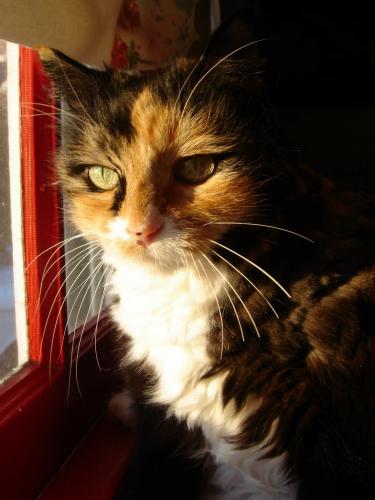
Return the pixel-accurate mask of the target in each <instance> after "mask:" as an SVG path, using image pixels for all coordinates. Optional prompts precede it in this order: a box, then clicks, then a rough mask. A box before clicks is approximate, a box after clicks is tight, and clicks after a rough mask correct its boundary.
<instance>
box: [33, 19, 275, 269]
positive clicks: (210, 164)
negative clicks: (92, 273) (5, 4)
mask: <svg viewBox="0 0 375 500" xmlns="http://www.w3.org/2000/svg"><path fill="white" fill-rule="evenodd" d="M244 45H245V46H244ZM255 45H256V44H254V45H253V43H252V42H251V33H250V30H249V28H248V25H247V22H246V21H245V20H244V21H241V20H239V19H236V20H234V21H233V20H232V21H231V22H230V23H227V24H226V25H224V26H222V27H221V28H220V29H219V30H218V31H217V32H215V33H214V35H213V36H212V38H211V40H210V43H209V45H208V48H207V50H206V52H205V54H204V55H203V57H202V58H201V59H200V60H199V61H190V60H186V59H180V60H177V61H176V63H175V64H172V65H171V66H169V67H167V68H164V69H162V70H160V71H155V72H148V73H141V72H132V71H126V70H123V71H110V70H109V71H107V72H100V71H95V70H91V69H88V68H86V67H83V66H81V65H79V64H78V63H75V62H74V61H71V60H70V59H68V58H67V57H65V56H63V55H62V54H59V53H57V52H52V51H49V52H46V53H44V54H43V55H42V58H43V59H44V64H45V66H46V68H47V71H48V72H49V74H50V75H51V76H52V78H53V80H54V81H55V82H56V87H57V89H58V90H59V92H60V93H61V94H62V95H63V97H64V99H65V102H66V104H67V109H66V112H65V113H64V114H63V116H64V120H65V122H66V124H65V126H64V134H65V137H64V145H63V150H62V152H61V155H60V160H59V179H60V183H61V186H62V188H63V190H64V192H65V193H66V194H67V197H68V200H69V207H70V213H71V217H72V220H73V222H74V223H75V225H76V226H77V227H78V229H79V230H80V231H81V232H82V233H84V234H86V235H87V238H89V239H93V240H96V241H99V242H100V244H101V245H102V247H103V248H104V249H105V250H106V252H107V253H109V254H115V255H116V258H117V259H138V260H141V261H145V262H155V263H157V265H159V266H161V267H166V268H168V267H172V268H175V267H176V266H180V265H185V262H186V259H187V258H189V256H190V254H193V255H196V254H198V255H199V252H207V250H208V248H209V247H210V246H211V243H210V240H217V239H218V238H220V237H221V235H222V234H223V233H224V232H225V231H227V230H228V229H229V228H230V227H231V225H230V224H214V223H217V222H232V223H233V222H234V223H236V222H245V221H250V220H251V217H252V215H253V213H254V211H255V210H256V208H257V196H258V194H257V185H256V180H255V175H254V170H255V169H256V168H257V167H259V165H260V164H261V163H262V162H263V161H267V160H266V156H267V154H268V153H267V151H269V148H268V145H267V141H268V139H267V124H266V120H265V117H264V109H263V100H262V91H261V82H260V76H259V73H260V63H259V59H258V58H257V56H256V54H255V53H254V50H253V47H254V46H255Z"/></svg>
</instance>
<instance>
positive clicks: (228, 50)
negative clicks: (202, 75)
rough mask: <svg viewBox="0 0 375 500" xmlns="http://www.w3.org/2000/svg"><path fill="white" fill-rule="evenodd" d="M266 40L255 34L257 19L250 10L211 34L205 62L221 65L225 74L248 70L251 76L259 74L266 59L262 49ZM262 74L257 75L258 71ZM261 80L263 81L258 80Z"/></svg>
mask: <svg viewBox="0 0 375 500" xmlns="http://www.w3.org/2000/svg"><path fill="white" fill-rule="evenodd" d="M264 41H265V39H259V38H257V37H256V36H255V32H254V17H253V15H252V14H251V12H250V11H249V10H246V9H245V10H241V11H239V12H238V13H237V14H235V15H234V16H233V17H231V18H229V19H228V20H227V21H225V22H224V23H223V24H221V25H220V26H219V27H218V28H217V29H216V31H214V33H213V34H212V36H211V38H210V40H209V42H208V45H207V48H206V50H205V52H204V55H203V57H204V60H205V61H207V62H208V63H209V64H210V65H212V64H215V61H216V62H218V63H219V61H222V62H220V63H219V64H218V68H219V67H220V66H222V68H223V71H228V68H229V70H231V69H232V70H234V71H235V70H236V69H237V70H238V71H242V72H244V71H245V69H249V67H250V68H251V70H252V74H253V75H254V74H260V72H261V69H262V68H263V66H264V59H263V58H262V56H261V55H260V51H259V45H260V44H261V43H262V42H264ZM257 69H258V70H259V72H256V70H257ZM257 79H259V80H260V77H257Z"/></svg>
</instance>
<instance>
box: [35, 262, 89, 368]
mask: <svg viewBox="0 0 375 500" xmlns="http://www.w3.org/2000/svg"><path fill="white" fill-rule="evenodd" d="M87 255H88V254H87ZM87 255H86V254H85V255H83V256H82V257H80V258H79V260H78V262H76V265H75V266H74V267H73V269H72V270H71V271H70V272H69V274H67V275H66V277H65V279H64V281H63V282H62V283H61V284H60V286H59V288H58V290H57V292H56V294H55V300H54V301H53V303H52V305H51V307H50V310H49V313H48V316H47V318H46V320H45V323H44V328H43V332H42V337H41V341H40V352H39V357H40V359H41V358H42V350H43V344H44V338H45V335H46V331H47V325H48V322H49V319H50V317H51V313H52V308H53V305H54V303H55V301H56V297H58V296H59V294H60V292H61V290H63V288H64V286H65V283H66V282H67V280H68V279H69V276H70V275H71V274H72V273H73V272H74V270H75V269H76V268H77V267H78V266H79V265H80V264H81V262H83V261H84V260H85V259H86V256H87ZM62 272H63V270H61V271H60V273H59V274H61V273H62ZM69 291H70V288H69ZM65 301H66V297H65V299H64V300H63V302H62V304H61V305H60V308H59V311H58V314H57V317H56V321H55V326H54V329H53V334H52V340H51V350H50V360H51V356H52V346H53V341H54V337H55V331H56V328H57V323H58V320H59V316H60V314H61V311H62V308H63V305H64V303H65ZM50 364H51V362H50Z"/></svg>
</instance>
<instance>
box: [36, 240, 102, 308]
mask: <svg viewBox="0 0 375 500" xmlns="http://www.w3.org/2000/svg"><path fill="white" fill-rule="evenodd" d="M89 245H95V246H98V245H97V244H96V243H93V242H91V241H89V242H87V243H84V244H83V245H79V246H78V247H75V248H73V249H72V250H69V251H68V252H66V253H65V254H62V255H60V256H59V257H58V258H57V259H55V260H54V261H53V262H52V263H51V264H50V265H49V266H48V268H47V265H48V262H49V260H50V259H48V262H47V264H46V267H45V268H44V271H43V274H42V279H41V281H40V291H39V297H38V304H39V307H40V306H41V305H42V304H43V302H44V300H45V299H46V297H47V295H48V292H49V290H50V289H51V287H52V285H53V284H54V282H55V281H56V280H57V279H58V277H59V276H60V275H61V273H62V272H63V271H64V269H65V268H66V267H67V266H68V265H69V264H72V263H73V262H74V261H75V260H76V259H77V258H78V257H79V256H80V255H82V254H83V253H85V252H87V248H86V247H87V246H89ZM82 247H84V248H83V250H80V251H79V252H78V253H77V254H75V255H74V256H73V257H71V258H69V262H67V261H66V262H65V264H64V265H63V266H62V267H61V268H60V270H59V272H58V273H57V275H56V276H54V278H53V279H52V281H51V283H50V284H49V286H48V288H47V290H46V292H45V293H44V295H43V298H42V299H41V293H42V289H43V283H44V280H45V277H46V275H47V273H48V271H49V270H50V269H51V268H52V267H53V266H54V265H55V264H56V263H57V262H58V261H59V260H61V259H65V260H66V257H67V255H69V254H71V253H72V252H77V251H78V250H79V249H80V248H82Z"/></svg>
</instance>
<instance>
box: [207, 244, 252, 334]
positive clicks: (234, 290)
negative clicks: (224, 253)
mask: <svg viewBox="0 0 375 500" xmlns="http://www.w3.org/2000/svg"><path fill="white" fill-rule="evenodd" d="M201 254H202V256H203V257H204V258H205V259H206V260H207V262H208V263H209V264H210V265H211V266H212V267H213V268H214V269H216V271H217V272H218V273H219V274H220V276H221V277H222V278H223V280H224V281H225V282H226V283H228V285H229V286H230V288H231V289H232V290H233V292H234V293H235V295H236V296H237V298H238V300H239V301H240V302H241V304H242V306H243V308H244V309H245V311H246V312H247V314H248V316H249V318H250V321H251V323H252V325H253V327H254V329H255V331H256V333H257V335H258V337H260V333H259V330H258V327H257V325H256V323H255V321H254V318H253V317H252V315H251V313H250V311H249V310H248V308H247V307H246V304H245V302H244V301H243V300H242V299H241V297H240V296H239V294H238V293H237V290H236V289H235V288H234V287H233V285H232V283H231V282H230V281H229V280H228V279H227V278H226V277H225V276H224V274H223V273H222V272H221V271H220V269H218V268H217V267H216V266H215V264H214V263H213V262H212V261H211V260H210V259H209V258H208V257H207V256H206V255H205V254H204V253H203V252H201Z"/></svg>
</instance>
